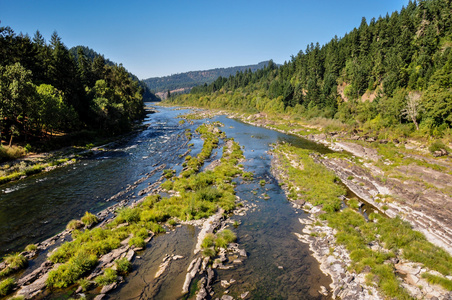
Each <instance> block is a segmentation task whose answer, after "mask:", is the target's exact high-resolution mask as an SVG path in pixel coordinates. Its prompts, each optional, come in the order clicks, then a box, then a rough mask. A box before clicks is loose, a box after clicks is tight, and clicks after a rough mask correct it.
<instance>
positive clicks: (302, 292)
mask: <svg viewBox="0 0 452 300" xmlns="http://www.w3.org/2000/svg"><path fill="white" fill-rule="evenodd" d="M157 110H158V111H157V112H156V113H154V114H149V115H148V116H147V118H146V119H145V120H144V122H143V123H144V125H147V127H146V129H144V130H143V131H140V132H139V133H137V134H135V135H134V136H132V137H131V138H129V139H128V140H127V141H123V142H122V143H119V144H115V146H114V147H110V148H107V149H105V150H104V151H102V152H101V153H98V154H95V155H93V156H91V157H89V158H87V159H82V160H80V161H79V162H77V163H75V164H72V165H69V166H65V167H61V168H58V169H56V170H53V171H51V172H48V173H42V174H38V175H35V176H31V177H28V178H26V179H24V180H21V181H19V182H17V183H9V184H6V185H3V186H1V187H0V254H2V255H3V254H4V253H7V252H11V251H20V250H21V249H23V247H24V246H26V245H27V244H30V243H37V242H40V241H43V240H44V239H46V238H48V237H50V236H53V235H55V234H57V233H58V232H61V231H62V230H64V228H65V226H66V224H67V223H68V222H69V221H70V220H72V219H76V218H80V217H81V216H82V215H83V214H84V213H85V211H90V212H92V213H96V212H99V211H101V210H103V209H105V208H107V207H108V206H110V205H112V204H114V203H117V202H119V201H121V200H123V199H126V198H128V199H131V200H133V199H139V198H140V196H139V195H138V194H139V192H140V191H141V190H143V189H145V188H146V187H148V186H149V185H150V184H152V183H154V182H155V181H157V180H158V178H160V176H161V174H162V172H160V171H159V172H156V173H155V174H154V175H152V176H146V174H149V172H151V171H152V170H154V169H155V168H156V166H160V165H162V164H165V169H167V168H172V169H175V170H176V171H177V172H178V173H179V172H180V170H181V169H182V167H181V165H182V162H183V158H181V157H179V155H180V154H183V153H184V152H185V151H186V150H187V145H186V138H185V136H184V132H185V130H186V129H187V128H190V129H191V131H192V132H194V130H195V129H196V128H197V127H198V126H199V125H200V124H202V123H203V122H205V121H206V120H194V121H193V122H192V123H191V122H185V124H179V121H180V119H178V118H177V116H178V115H180V114H184V113H187V112H188V111H189V110H175V109H174V108H165V107H157ZM208 121H210V122H213V121H220V122H222V123H223V124H224V127H222V128H221V130H222V131H224V132H225V133H226V135H227V137H232V138H234V139H235V141H237V142H238V143H239V144H240V145H241V146H242V147H243V150H244V155H245V158H246V161H245V162H244V163H243V164H244V166H245V171H252V172H253V173H254V178H253V180H252V181H242V180H241V179H238V180H237V183H238V185H237V187H236V192H237V195H238V196H239V197H240V198H241V199H243V200H246V201H247V202H248V203H252V204H254V205H255V209H253V210H250V211H248V212H247V213H246V215H245V216H232V217H231V220H232V221H237V222H238V223H239V224H240V225H239V226H237V227H233V226H230V227H231V229H232V230H233V231H234V232H235V233H236V234H237V242H238V243H239V247H240V249H245V250H246V252H247V255H248V257H247V259H246V260H244V261H243V263H241V264H237V265H235V267H234V268H232V269H229V270H216V275H217V276H216V277H217V279H219V280H228V281H229V280H230V279H233V280H235V282H234V283H233V284H231V286H230V287H228V288H227V290H228V293H229V294H230V295H231V296H233V297H234V298H235V299H237V298H239V297H238V296H239V295H241V294H243V293H245V292H249V294H248V297H247V299H330V298H331V297H330V296H329V295H327V296H324V295H321V294H320V293H319V291H320V290H321V286H325V287H327V288H328V285H329V284H330V282H331V280H330V279H329V278H328V277H327V276H326V275H324V274H323V273H322V272H321V271H320V269H319V265H318V263H317V261H316V260H315V259H314V258H313V257H312V256H311V254H310V251H309V247H308V245H307V244H304V243H301V242H300V241H299V240H298V239H297V237H296V236H295V234H294V233H295V232H297V233H301V232H302V229H303V226H304V225H302V224H301V223H300V222H299V220H298V219H299V218H307V215H306V214H305V213H304V212H303V211H301V210H298V211H297V210H295V209H294V208H293V207H292V205H291V204H290V203H289V201H288V200H287V198H286V197H285V194H284V191H283V190H282V189H281V188H280V186H279V185H278V183H277V181H276V179H275V178H274V177H273V176H272V175H271V170H270V164H271V156H270V155H269V154H268V153H267V152H268V151H269V150H270V148H271V146H270V144H272V143H277V142H283V141H284V142H288V143H291V144H293V145H294V146H297V147H301V148H305V149H311V150H315V151H318V152H320V153H327V152H331V151H330V150H329V149H327V148H326V147H324V146H322V145H318V144H315V143H313V142H310V141H308V140H305V139H302V138H299V137H296V136H291V135H286V134H283V133H279V132H277V131H272V130H268V129H265V128H261V127H256V126H251V125H248V124H245V123H242V122H240V121H237V120H233V119H229V118H227V117H225V116H218V117H215V118H213V119H211V120H208ZM190 143H193V144H194V146H193V147H192V151H191V153H190V155H192V156H195V155H197V154H198V153H199V152H200V150H201V148H202V141H201V140H200V138H199V136H197V135H193V139H192V140H191V141H190ZM214 152H215V153H216V154H215V153H214V154H213V155H214V156H215V155H216V157H215V158H219V157H220V156H221V152H222V149H221V148H219V149H217V150H214ZM208 163H209V162H206V164H208ZM144 177H147V178H146V180H142V181H140V183H139V184H138V185H136V186H135V187H134V188H130V186H132V185H133V183H134V182H137V180H139V179H141V178H144ZM262 179H265V181H266V184H265V186H261V185H260V184H259V181H260V180H262ZM128 187H129V188H128ZM126 189H127V192H125V193H123V194H122V195H121V196H119V197H116V198H114V199H113V200H111V201H107V200H108V199H110V198H111V197H112V196H114V195H117V194H118V193H119V192H121V191H125V190H126ZM264 194H267V195H268V196H269V199H268V200H265V199H264V197H263V195H264ZM198 232H199V229H198V228H196V227H194V226H188V225H183V226H181V227H178V228H177V229H176V230H173V231H168V232H167V233H166V234H160V235H157V236H156V237H154V239H152V241H151V242H150V243H149V244H148V245H147V248H146V249H145V250H144V251H141V252H139V253H137V255H138V256H137V257H136V258H135V259H134V260H133V271H132V272H131V274H130V275H128V276H127V277H126V278H125V283H123V284H121V285H120V286H119V288H117V289H116V290H114V291H113V292H111V293H109V294H108V295H107V297H106V298H107V299H178V298H181V297H182V295H181V291H182V285H183V282H184V279H185V274H186V270H187V267H188V265H189V263H190V262H191V261H192V259H193V257H194V254H193V250H194V248H195V244H196V239H197V234H198ZM167 254H168V255H172V254H173V255H181V256H183V257H184V258H183V259H180V260H177V261H174V262H172V263H171V264H170V265H169V267H168V268H167V270H166V271H165V272H164V273H163V275H162V276H160V277H159V278H158V279H154V276H155V274H156V272H157V270H158V266H159V265H160V263H161V262H162V259H163V258H164V257H165V255H167ZM219 280H217V281H216V282H215V284H214V285H213V289H214V291H215V295H214V296H213V298H215V297H221V295H223V294H224V292H225V290H226V289H225V288H223V287H222V286H221V285H220V282H219ZM195 282H196V281H195ZM194 285H195V284H192V286H194ZM89 298H90V297H89ZM104 299H105V298H104Z"/></svg>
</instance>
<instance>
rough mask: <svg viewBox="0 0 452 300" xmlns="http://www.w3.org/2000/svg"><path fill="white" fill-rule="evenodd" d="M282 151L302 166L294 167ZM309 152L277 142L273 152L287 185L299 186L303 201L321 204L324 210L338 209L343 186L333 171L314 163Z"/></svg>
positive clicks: (343, 192) (332, 210)
mask: <svg viewBox="0 0 452 300" xmlns="http://www.w3.org/2000/svg"><path fill="white" fill-rule="evenodd" d="M284 153H287V154H288V156H289V157H293V158H294V159H295V160H297V161H300V162H301V164H302V165H303V168H295V167H294V166H293V165H292V163H291V161H289V160H288V159H287V156H286V155H284ZM310 153H311V152H310V151H309V150H305V149H300V148H297V147H294V146H291V145H289V144H279V145H278V146H277V147H276V148H275V149H274V154H275V155H277V157H278V159H279V161H280V166H279V168H282V169H283V170H284V171H285V174H286V176H287V177H288V178H287V180H288V183H289V185H292V186H297V187H298V188H300V190H301V191H300V192H298V193H301V194H302V197H303V199H304V200H305V201H308V202H310V203H311V204H312V205H314V206H317V205H322V207H323V210H324V211H326V212H334V211H338V210H339V209H340V206H341V201H340V200H339V196H341V195H344V194H345V193H346V191H345V188H344V187H342V186H341V185H339V184H338V183H339V179H338V178H337V176H336V175H335V174H334V173H333V172H331V171H329V170H327V169H326V168H325V167H323V166H322V165H319V164H316V163H315V162H314V160H313V159H312V158H311V157H310V156H309V154H310ZM293 196H294V195H293Z"/></svg>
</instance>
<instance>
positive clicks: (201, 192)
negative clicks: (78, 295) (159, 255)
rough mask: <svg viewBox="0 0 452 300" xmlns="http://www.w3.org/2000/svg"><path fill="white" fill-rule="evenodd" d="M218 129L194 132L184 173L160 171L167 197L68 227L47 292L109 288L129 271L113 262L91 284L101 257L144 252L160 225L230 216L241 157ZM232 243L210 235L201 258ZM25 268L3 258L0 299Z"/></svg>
mask: <svg viewBox="0 0 452 300" xmlns="http://www.w3.org/2000/svg"><path fill="white" fill-rule="evenodd" d="M220 126H222V124H220V123H218V122H217V123H214V124H203V125H201V126H199V127H198V128H197V129H196V132H197V134H199V135H200V136H201V139H202V140H203V141H204V143H203V147H202V150H201V152H200V153H199V154H198V155H197V156H196V157H191V156H186V159H185V163H184V170H183V171H182V172H181V173H180V175H179V176H176V174H175V172H174V171H173V170H171V169H167V170H164V171H163V176H162V178H167V181H166V182H165V183H164V184H162V186H161V187H162V188H163V189H164V190H167V191H168V192H169V193H170V194H172V196H170V197H162V196H160V195H159V194H154V195H149V196H147V197H145V198H143V199H142V200H140V201H138V202H137V203H136V204H134V205H132V206H131V207H125V208H122V209H120V210H118V211H117V212H116V217H115V218H114V219H110V220H107V221H106V222H103V225H102V226H100V227H95V228H93V229H89V228H91V227H93V226H95V224H97V223H98V222H99V219H98V218H97V217H96V216H95V215H93V214H91V213H89V212H86V213H85V215H84V216H83V217H82V218H81V220H73V221H71V222H69V223H68V225H67V229H68V230H70V231H72V241H69V242H65V243H63V244H62V245H61V246H59V247H58V248H57V249H55V250H54V251H53V252H52V253H51V255H50V256H49V260H50V262H51V263H53V264H54V266H55V267H54V268H53V269H52V270H50V272H49V273H48V277H47V279H46V285H47V287H48V288H49V289H50V290H54V289H61V288H67V287H71V286H74V284H77V285H78V286H80V288H81V289H82V290H83V291H85V290H87V289H89V288H90V287H92V286H93V283H95V284H96V285H99V286H105V285H109V284H111V283H114V282H116V281H118V280H119V276H124V275H126V274H127V272H129V271H130V269H131V265H130V262H129V261H128V260H127V259H125V258H123V259H118V260H116V262H115V265H114V267H110V268H106V269H105V270H102V271H101V272H100V273H99V274H98V275H97V276H96V277H95V278H94V281H93V280H92V278H89V275H90V273H91V272H92V271H93V269H94V268H95V267H96V265H97V264H98V263H99V259H100V258H101V257H102V256H104V255H106V254H107V253H109V252H111V251H113V250H114V249H117V248H119V247H121V246H124V245H129V247H131V248H134V249H143V248H145V247H146V243H147V241H149V239H150V238H151V237H152V236H153V235H154V234H157V233H160V232H164V231H165V229H164V227H165V223H166V226H174V225H176V224H177V223H180V222H183V221H189V220H197V219H202V218H206V217H209V216H211V215H213V214H215V213H216V212H217V210H218V209H220V208H221V209H222V210H223V211H224V212H225V213H227V212H230V211H232V210H233V209H234V208H235V206H236V197H235V192H234V182H233V181H232V180H233V178H234V177H235V176H238V175H240V174H242V172H243V171H242V169H241V168H240V167H239V166H238V163H239V160H240V159H242V158H243V152H242V150H241V149H240V146H239V145H238V144H237V143H236V142H234V141H233V140H231V139H227V138H226V137H225V135H224V133H223V132H221V130H219V127H220ZM220 139H222V140H223V142H224V146H223V155H222V158H221V159H220V160H219V161H218V162H217V163H215V164H214V166H213V167H211V168H210V169H208V170H207V169H206V170H204V171H203V172H200V167H201V166H202V165H203V164H204V162H205V160H206V159H207V158H209V157H210V156H211V153H212V151H213V149H215V148H217V147H218V145H219V144H220V142H221V141H220ZM234 240H235V235H234V234H233V233H232V232H231V231H230V230H223V231H221V232H219V233H217V234H216V236H215V238H214V239H212V243H209V244H208V245H206V242H204V243H203V245H204V246H203V247H204V248H205V250H204V255H205V256H209V257H210V256H211V257H214V256H215V254H216V252H215V250H214V249H218V248H219V247H226V246H227V244H228V243H230V242H232V241H234ZM214 245H215V248H213V246H214ZM36 250H37V249H36V246H34V245H30V246H28V247H27V249H26V251H27V252H33V253H36ZM27 252H24V253H27ZM26 264H27V258H25V257H24V255H23V254H14V255H9V256H6V257H5V258H4V263H3V269H2V271H1V274H0V276H1V277H2V278H4V279H3V280H2V281H1V282H0V296H5V295H7V294H9V293H10V292H11V291H12V290H13V289H14V288H15V279H14V277H9V278H5V277H7V276H9V275H11V274H13V275H14V274H16V273H17V271H19V270H20V269H23V268H24V267H25V266H26Z"/></svg>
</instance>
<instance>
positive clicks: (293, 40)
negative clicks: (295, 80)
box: [0, 0, 408, 79]
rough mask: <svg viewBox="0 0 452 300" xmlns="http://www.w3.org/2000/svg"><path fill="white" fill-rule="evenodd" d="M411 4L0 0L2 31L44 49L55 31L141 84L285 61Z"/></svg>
mask: <svg viewBox="0 0 452 300" xmlns="http://www.w3.org/2000/svg"><path fill="white" fill-rule="evenodd" d="M407 4H408V0H342V1H338V0H320V1H316V0H309V1H307V0H298V1H297V0H279V1H269V0H260V1H255V0H241V1H236V0H229V1H217V0H206V1H204V0H203V1H198V0H166V1H165V0H159V1H156V0H143V1H135V0H129V1H124V0H123V1H119V0H109V1H106V0H78V1H71V0H39V1H38V0H0V21H1V26H10V27H11V28H12V29H13V30H14V31H15V32H16V33H20V32H22V33H23V34H26V33H28V34H29V35H30V36H31V37H33V35H34V33H35V32H36V30H39V31H40V32H41V34H42V35H43V36H44V38H45V39H46V40H47V41H48V40H50V36H51V35H52V33H53V31H57V32H58V35H59V36H60V37H61V38H62V41H63V43H64V44H65V45H66V46H67V47H68V48H71V47H73V46H77V45H84V46H87V47H89V48H92V49H93V50H95V51H96V52H98V53H101V54H104V55H105V57H106V58H109V59H110V60H112V61H114V62H116V63H122V64H123V65H124V67H126V68H127V69H128V70H129V71H130V72H132V73H134V74H135V75H137V76H138V77H139V78H140V79H145V78H149V77H159V76H165V75H171V74H176V73H182V72H187V71H196V70H207V69H213V68H221V67H232V66H241V65H249V64H256V63H259V62H261V61H264V60H268V59H273V60H274V61H275V62H276V63H283V62H284V61H288V60H290V56H291V55H296V54H297V53H298V52H299V51H300V50H305V49H306V46H307V45H308V44H309V43H311V42H313V43H316V42H319V43H320V44H321V45H322V44H325V43H327V42H328V41H329V40H331V38H333V37H334V35H337V36H338V37H342V36H344V34H345V33H347V32H349V31H350V30H352V29H353V28H354V27H358V26H359V24H360V23H361V18H362V17H366V19H367V21H368V22H369V21H370V20H371V18H372V17H375V18H378V17H379V16H380V15H382V16H384V15H386V13H387V12H389V13H392V12H393V11H395V10H400V9H401V8H402V6H403V5H407Z"/></svg>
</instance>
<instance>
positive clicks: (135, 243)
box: [129, 236, 146, 248]
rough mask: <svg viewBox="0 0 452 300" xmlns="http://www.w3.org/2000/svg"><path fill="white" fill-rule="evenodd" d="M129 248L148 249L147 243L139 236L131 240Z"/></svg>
mask: <svg viewBox="0 0 452 300" xmlns="http://www.w3.org/2000/svg"><path fill="white" fill-rule="evenodd" d="M129 246H131V247H132V246H135V247H138V248H144V247H146V243H145V242H144V239H143V238H141V237H139V236H134V237H133V238H131V239H130V240H129Z"/></svg>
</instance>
